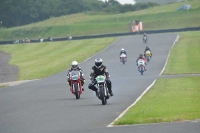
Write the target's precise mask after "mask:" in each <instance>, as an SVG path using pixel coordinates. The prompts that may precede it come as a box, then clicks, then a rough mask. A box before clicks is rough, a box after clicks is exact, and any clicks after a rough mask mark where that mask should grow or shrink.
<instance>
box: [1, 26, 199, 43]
mask: <svg viewBox="0 0 200 133" xmlns="http://www.w3.org/2000/svg"><path fill="white" fill-rule="evenodd" d="M198 30H200V27H189V28H180V29H164V30H148V31H139V32H127V33H112V34H100V35H86V36H74V37H73V38H72V40H81V39H91V38H103V37H116V36H127V35H138V34H144V33H147V34H156V33H170V32H186V31H198ZM67 40H69V38H68V37H64V38H53V41H67ZM49 41H50V40H49V39H44V40H43V42H49ZM36 42H39V40H30V43H36ZM4 44H14V43H13V41H0V45H4Z"/></svg>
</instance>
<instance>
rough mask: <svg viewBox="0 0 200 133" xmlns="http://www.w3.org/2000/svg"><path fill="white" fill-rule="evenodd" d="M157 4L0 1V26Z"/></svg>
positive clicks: (90, 0)
mask: <svg viewBox="0 0 200 133" xmlns="http://www.w3.org/2000/svg"><path fill="white" fill-rule="evenodd" d="M157 5H158V4H157V3H152V2H148V3H137V4H135V5H131V4H126V5H121V4H120V3H119V2H117V1H115V0H108V1H107V2H105V3H104V2H102V1H98V0H0V26H3V27H13V26H19V25H25V24H29V23H33V22H38V21H42V20H45V19H49V18H50V17H58V16H61V15H69V14H74V13H80V12H88V11H92V12H106V13H124V12H128V11H136V10H141V9H146V8H149V7H152V6H157Z"/></svg>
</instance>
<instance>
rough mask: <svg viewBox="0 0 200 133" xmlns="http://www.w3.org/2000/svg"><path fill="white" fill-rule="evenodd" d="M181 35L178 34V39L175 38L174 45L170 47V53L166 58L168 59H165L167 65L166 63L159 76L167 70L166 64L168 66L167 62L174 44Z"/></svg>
mask: <svg viewBox="0 0 200 133" xmlns="http://www.w3.org/2000/svg"><path fill="white" fill-rule="evenodd" d="M179 37H180V35H179V34H177V36H176V39H175V41H174V43H173V45H172V46H171V48H170V50H169V53H168V56H167V59H166V61H165V65H164V67H163V69H162V71H161V72H160V74H159V76H160V75H162V73H163V72H164V70H165V68H166V66H167V63H168V59H169V56H170V52H171V49H172V48H173V47H174V45H175V44H176V42H178V40H179Z"/></svg>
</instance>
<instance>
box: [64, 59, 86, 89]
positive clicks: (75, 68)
mask: <svg viewBox="0 0 200 133" xmlns="http://www.w3.org/2000/svg"><path fill="white" fill-rule="evenodd" d="M73 70H77V71H79V72H80V73H81V85H82V90H83V91H84V88H83V85H84V82H85V78H84V77H83V73H82V70H81V68H80V67H79V66H78V62H77V61H72V67H71V68H70V69H69V71H68V73H67V76H66V77H67V81H68V83H69V86H70V87H71V82H70V78H69V73H70V72H71V71H73ZM70 89H71V88H70Z"/></svg>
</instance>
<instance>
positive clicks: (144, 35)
mask: <svg viewBox="0 0 200 133" xmlns="http://www.w3.org/2000/svg"><path fill="white" fill-rule="evenodd" d="M144 37H146V38H147V33H144V34H143V41H144ZM147 39H148V38H147Z"/></svg>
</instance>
